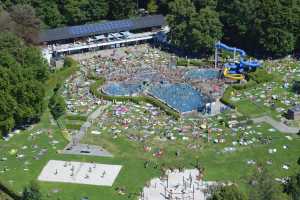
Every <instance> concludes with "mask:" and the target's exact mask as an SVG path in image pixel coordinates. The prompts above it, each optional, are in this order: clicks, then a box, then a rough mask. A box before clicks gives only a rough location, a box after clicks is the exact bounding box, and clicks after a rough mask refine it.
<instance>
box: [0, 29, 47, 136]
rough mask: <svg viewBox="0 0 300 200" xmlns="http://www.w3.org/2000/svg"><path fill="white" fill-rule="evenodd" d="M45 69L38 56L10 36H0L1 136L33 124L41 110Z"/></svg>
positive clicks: (31, 49)
mask: <svg viewBox="0 0 300 200" xmlns="http://www.w3.org/2000/svg"><path fill="white" fill-rule="evenodd" d="M47 77H48V65H47V63H46V61H45V60H44V59H43V58H42V55H41V52H40V51H39V50H38V49H37V48H34V47H28V46H27V45H26V44H25V43H24V41H23V40H21V39H20V38H18V37H17V36H16V35H14V34H13V33H10V32H1V33H0V133H1V134H2V135H6V134H7V133H8V132H9V131H11V129H12V128H14V127H15V126H22V125H24V124H26V123H31V122H35V121H37V120H38V119H39V117H40V116H41V114H42V113H43V110H44V96H45V90H44V85H43V83H44V82H45V80H46V79H47Z"/></svg>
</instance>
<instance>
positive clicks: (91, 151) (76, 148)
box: [62, 105, 113, 157]
mask: <svg viewBox="0 0 300 200" xmlns="http://www.w3.org/2000/svg"><path fill="white" fill-rule="evenodd" d="M107 106H108V105H105V106H100V107H99V108H98V109H97V110H95V111H94V112H93V113H92V114H90V115H89V117H88V118H87V121H86V122H85V123H84V124H83V125H82V126H81V128H80V130H79V132H78V133H77V134H76V135H74V136H73V138H72V141H71V142H70V143H69V144H68V145H67V146H66V147H65V148H64V150H63V152H62V153H63V154H75V155H90V156H102V157H112V156H113V155H112V154H111V153H109V152H108V151H106V150H105V149H103V148H102V147H99V146H96V145H88V144H81V143H80V140H81V138H82V137H83V136H84V135H85V134H86V132H87V131H88V129H89V128H90V127H91V126H92V122H93V121H94V120H95V119H96V118H97V117H98V116H99V115H101V113H102V111H103V110H104V109H105V108H106V107H107Z"/></svg>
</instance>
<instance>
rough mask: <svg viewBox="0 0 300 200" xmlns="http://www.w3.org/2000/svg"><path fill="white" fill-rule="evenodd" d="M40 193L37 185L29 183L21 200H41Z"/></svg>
mask: <svg viewBox="0 0 300 200" xmlns="http://www.w3.org/2000/svg"><path fill="white" fill-rule="evenodd" d="M42 199H43V197H42V193H41V192H40V188H39V185H38V184H37V183H36V182H31V183H30V185H29V186H28V187H25V188H24V190H23V194H22V197H21V200H42Z"/></svg>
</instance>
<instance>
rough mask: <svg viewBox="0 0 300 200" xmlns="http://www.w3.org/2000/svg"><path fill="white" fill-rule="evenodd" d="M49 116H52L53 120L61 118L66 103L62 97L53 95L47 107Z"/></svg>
mask: <svg viewBox="0 0 300 200" xmlns="http://www.w3.org/2000/svg"><path fill="white" fill-rule="evenodd" d="M48 107H49V109H50V112H51V114H52V115H53V117H54V119H58V118H59V117H60V116H62V115H63V114H64V113H65V111H66V103H65V100H64V98H63V97H62V96H60V95H58V94H55V95H53V96H52V97H51V99H50V100H49V105H48Z"/></svg>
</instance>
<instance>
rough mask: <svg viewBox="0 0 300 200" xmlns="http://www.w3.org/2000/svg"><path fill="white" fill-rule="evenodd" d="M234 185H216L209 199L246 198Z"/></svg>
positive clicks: (239, 199)
mask: <svg viewBox="0 0 300 200" xmlns="http://www.w3.org/2000/svg"><path fill="white" fill-rule="evenodd" d="M247 199H248V198H247V196H246V195H245V194H243V193H242V192H241V191H239V189H238V188H237V187H236V186H235V185H231V186H222V187H218V188H217V189H216V190H215V191H214V192H213V194H212V197H211V200H247Z"/></svg>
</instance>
